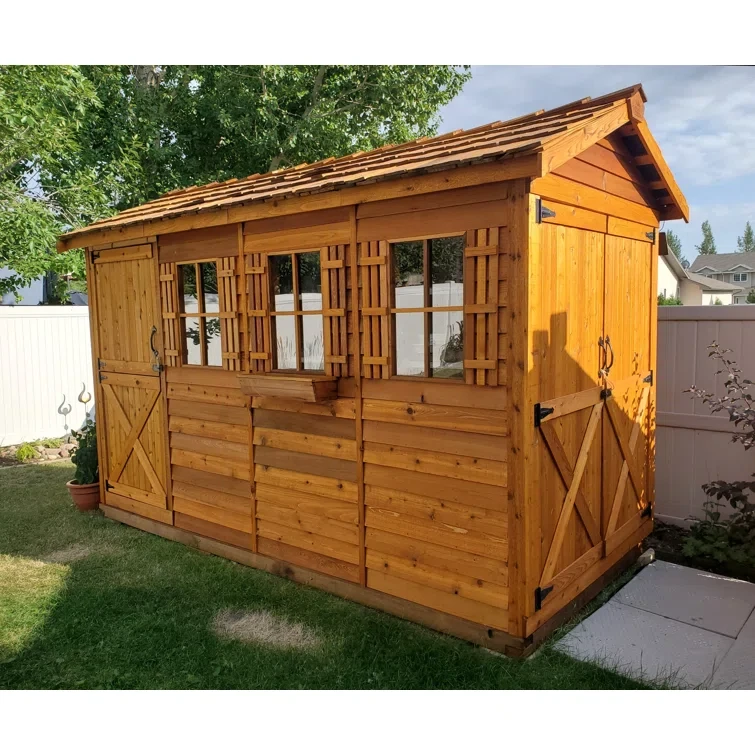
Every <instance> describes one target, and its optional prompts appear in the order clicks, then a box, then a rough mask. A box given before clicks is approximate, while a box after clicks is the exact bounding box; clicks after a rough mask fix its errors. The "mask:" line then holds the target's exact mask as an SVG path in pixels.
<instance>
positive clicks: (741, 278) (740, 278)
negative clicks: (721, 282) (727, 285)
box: [732, 273, 750, 283]
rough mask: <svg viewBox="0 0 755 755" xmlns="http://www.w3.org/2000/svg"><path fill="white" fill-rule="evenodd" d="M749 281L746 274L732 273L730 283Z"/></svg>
mask: <svg viewBox="0 0 755 755" xmlns="http://www.w3.org/2000/svg"><path fill="white" fill-rule="evenodd" d="M737 276H738V277H737ZM749 280H750V279H749V274H748V273H732V281H733V282H734V283H747V282H748V281H749Z"/></svg>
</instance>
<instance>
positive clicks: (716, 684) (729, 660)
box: [711, 613, 755, 689]
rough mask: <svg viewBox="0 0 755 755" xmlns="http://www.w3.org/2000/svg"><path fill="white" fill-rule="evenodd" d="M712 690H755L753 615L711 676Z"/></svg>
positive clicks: (754, 615)
mask: <svg viewBox="0 0 755 755" xmlns="http://www.w3.org/2000/svg"><path fill="white" fill-rule="evenodd" d="M711 687H713V688H714V689H755V613H753V614H751V615H750V618H749V619H748V620H747V622H746V623H745V625H744V627H742V631H741V632H740V633H739V636H738V637H737V639H736V640H734V644H733V645H732V647H731V650H729V652H728V653H727V654H726V657H725V658H724V660H723V662H722V663H721V666H720V667H719V668H718V669H717V670H716V673H715V674H714V675H713V682H712V684H711Z"/></svg>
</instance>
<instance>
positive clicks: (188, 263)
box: [58, 85, 688, 655]
mask: <svg viewBox="0 0 755 755" xmlns="http://www.w3.org/2000/svg"><path fill="white" fill-rule="evenodd" d="M645 99H646V98H645V95H644V92H643V90H642V87H641V86H640V85H637V86H633V87H631V88H628V89H625V90H622V91H619V92H615V93H613V94H609V95H605V96H603V97H599V98H597V99H590V98H587V99H584V100H580V101H578V102H573V103H570V104H568V105H564V106H563V107H560V108H556V109H555V110H548V111H539V112H535V113H532V114H530V115H526V116H523V117H521V118H516V119H514V120H510V121H507V122H496V123H491V124H489V125H486V126H481V127H479V128H475V129H470V130H467V131H455V132H453V133H449V134H445V135H443V136H438V137H434V138H425V139H418V140H417V141H414V142H410V143H408V144H401V145H398V146H388V147H383V148H380V149H376V150H373V151H371V152H365V153H357V154H354V155H348V156H346V157H341V158H329V159H327V160H323V161H321V162H318V163H315V164H312V165H308V164H304V165H298V166H296V167H294V168H288V169H284V170H278V171H273V172H272V173H267V174H265V175H254V176H250V177H249V178H244V179H240V180H236V179H233V180H230V181H225V182H223V183H215V184H209V185H207V186H202V187H190V188H188V189H180V190H177V191H173V192H170V193H169V194H166V195H165V196H163V197H160V198H159V199H156V200H154V201H152V202H149V203H147V204H145V205H142V206H141V207H135V208H133V209H130V210H126V211H125V212H122V213H121V214H119V215H116V216H115V217H111V218H108V219H106V220H102V221H99V222H97V223H94V224H93V225H91V226H89V227H87V228H83V229H79V230H75V231H72V232H70V233H66V234H64V235H63V236H61V238H60V240H59V244H58V248H59V250H61V251H62V250H68V249H72V248H79V247H84V248H85V249H86V260H87V272H88V281H89V292H90V312H91V325H92V349H93V357H94V364H95V366H96V381H95V388H96V401H97V406H98V424H99V432H98V444H99V446H98V448H99V461H100V480H101V482H100V485H101V496H102V498H101V500H102V503H103V504H104V505H103V510H104V512H105V514H106V515H107V516H109V517H112V518H114V519H117V520H118V521H121V522H124V523H126V524H129V525H132V526H134V527H139V528H141V529H143V530H147V531H149V532H153V533H156V534H159V535H162V536H164V537H167V538H170V539H173V540H178V541H180V542H182V543H185V544H187V545H191V546H194V547H198V548H200V549H202V550H205V551H208V552H211V553H214V554H217V555H221V556H225V557H227V558H229V559H233V560H235V561H238V562H241V563H244V564H248V565H250V566H254V567H257V568H260V569H265V570H268V571H270V572H274V573H276V574H279V575H282V576H286V577H289V578H291V579H294V580H297V581H299V582H304V583H307V584H311V585H314V586H317V587H320V588H321V589H324V590H327V591H329V592H332V593H335V594H337V595H340V596H342V597H345V598H348V599H351V600H355V601H358V602H360V603H364V604H366V605H369V606H373V607H375V608H379V609H382V610H384V611H387V612H389V613H393V614H396V615H398V616H401V617H404V618H407V619H410V620H412V621H416V622H419V623H422V624H425V625H427V626H430V627H433V628H435V629H438V630H440V631H443V632H448V633H450V634H454V635H457V636H459V637H463V638H466V639H468V640H471V641H473V642H476V643H479V644H481V645H485V646H487V647H491V648H495V649H499V650H503V651H505V652H507V653H509V654H511V655H523V654H525V653H527V652H528V651H529V650H530V649H531V648H532V647H534V646H535V644H536V643H537V642H538V641H539V640H540V639H541V638H542V637H544V636H545V635H546V634H547V633H548V632H549V631H551V630H552V629H553V627H554V626H556V624H558V623H559V622H560V621H563V620H564V618H565V617H566V616H567V615H568V614H569V612H571V611H574V610H575V608H576V607H578V606H579V605H581V604H582V603H583V602H585V601H586V600H587V599H589V598H590V597H592V596H593V595H594V594H595V593H596V592H597V590H598V589H599V588H600V587H601V586H602V585H603V584H604V583H605V582H606V581H607V580H608V579H609V578H611V577H612V576H613V575H614V574H616V573H617V571H618V570H619V569H621V568H622V567H623V566H624V565H625V564H626V563H627V562H628V560H629V559H631V558H632V557H633V556H636V554H637V552H638V547H639V545H640V543H641V541H642V539H643V538H644V537H645V536H647V535H648V533H649V532H650V531H651V529H652V504H653V490H654V461H653V459H654V430H655V386H654V383H653V375H654V372H655V362H656V276H657V259H658V257H657V255H658V248H659V243H660V241H661V240H662V239H660V238H659V234H658V227H659V224H660V222H661V221H663V220H671V219H680V218H683V219H685V220H687V219H688V206H687V203H686V201H685V198H684V196H683V195H682V193H681V191H680V190H679V187H678V186H677V184H676V181H675V180H674V177H673V176H672V174H671V172H670V170H669V168H668V166H667V164H666V162H665V161H664V158H663V156H662V154H661V151H660V149H659V147H658V145H657V143H656V141H655V139H654V138H653V136H652V135H651V133H650V130H649V128H648V126H647V123H646V122H645V118H644V102H645Z"/></svg>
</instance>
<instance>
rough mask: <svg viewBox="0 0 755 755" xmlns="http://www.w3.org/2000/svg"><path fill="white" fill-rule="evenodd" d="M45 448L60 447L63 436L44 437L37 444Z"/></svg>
mask: <svg viewBox="0 0 755 755" xmlns="http://www.w3.org/2000/svg"><path fill="white" fill-rule="evenodd" d="M37 445H39V446H44V447H45V448H60V447H61V446H62V445H63V438H45V439H44V440H40V441H39V443H38V444H37Z"/></svg>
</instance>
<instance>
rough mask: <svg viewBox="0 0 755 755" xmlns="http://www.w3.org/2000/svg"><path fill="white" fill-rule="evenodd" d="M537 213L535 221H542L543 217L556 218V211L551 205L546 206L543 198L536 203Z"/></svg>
mask: <svg viewBox="0 0 755 755" xmlns="http://www.w3.org/2000/svg"><path fill="white" fill-rule="evenodd" d="M535 215H536V216H535V222H536V223H542V222H543V218H555V217H556V211H555V210H551V209H550V207H546V206H545V205H544V204H543V200H542V199H540V198H538V200H537V202H536V203H535Z"/></svg>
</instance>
